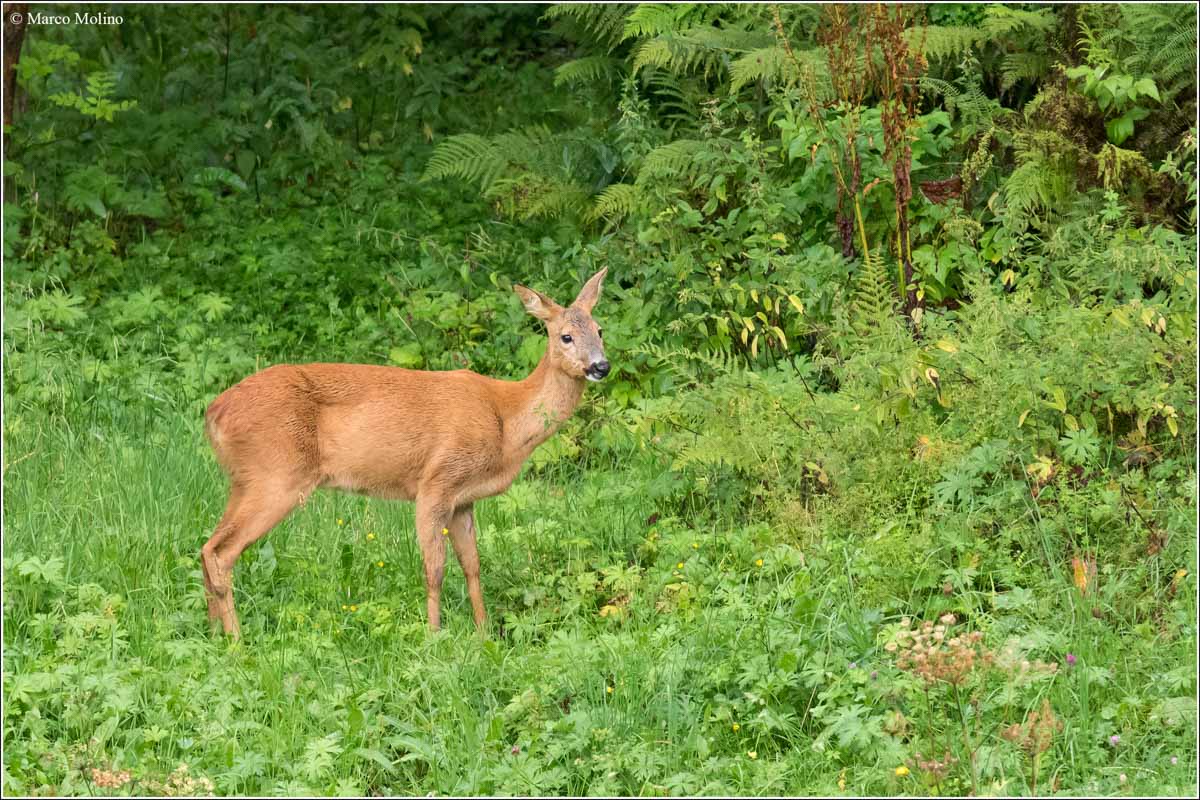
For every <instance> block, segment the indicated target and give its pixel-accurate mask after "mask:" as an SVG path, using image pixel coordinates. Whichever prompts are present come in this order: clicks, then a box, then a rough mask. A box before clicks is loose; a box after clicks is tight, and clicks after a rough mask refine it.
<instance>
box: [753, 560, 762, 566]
mask: <svg viewBox="0 0 1200 800" xmlns="http://www.w3.org/2000/svg"><path fill="white" fill-rule="evenodd" d="M762 565H763V560H762V559H761V558H760V559H759V560H758V561H755V562H754V566H756V567H761V566H762Z"/></svg>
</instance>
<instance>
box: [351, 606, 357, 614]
mask: <svg viewBox="0 0 1200 800" xmlns="http://www.w3.org/2000/svg"><path fill="white" fill-rule="evenodd" d="M355 611H358V606H350V613H351V614H353V613H354V612H355Z"/></svg>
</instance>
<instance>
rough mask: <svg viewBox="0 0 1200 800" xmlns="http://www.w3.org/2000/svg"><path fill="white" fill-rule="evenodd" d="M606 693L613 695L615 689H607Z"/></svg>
mask: <svg viewBox="0 0 1200 800" xmlns="http://www.w3.org/2000/svg"><path fill="white" fill-rule="evenodd" d="M605 691H606V692H608V693H609V694H612V693H613V688H612V687H611V686H609V687H608V688H607V689H605Z"/></svg>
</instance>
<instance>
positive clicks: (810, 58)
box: [729, 45, 829, 97]
mask: <svg viewBox="0 0 1200 800" xmlns="http://www.w3.org/2000/svg"><path fill="white" fill-rule="evenodd" d="M793 54H794V55H795V56H796V61H798V62H799V67H797V65H796V61H793V60H792V59H791V58H790V57H789V56H788V54H787V51H786V50H785V49H784V48H783V47H782V46H780V45H771V46H769V47H760V48H757V49H755V50H751V51H749V52H748V53H746V54H745V55H742V56H741V57H739V58H737V59H735V60H734V61H733V62H732V63H731V64H730V67H729V73H730V77H731V79H732V81H731V87H732V89H733V91H735V92H736V91H738V90H739V89H741V88H742V87H744V86H746V85H748V84H751V83H758V82H759V81H761V82H763V83H775V84H782V85H784V86H790V85H792V84H795V83H798V82H800V81H804V80H812V81H816V82H817V83H818V87H817V96H818V97H820V96H824V95H825V94H827V93H828V91H829V62H828V60H827V59H826V58H825V53H824V51H823V50H821V49H819V48H818V49H812V50H793Z"/></svg>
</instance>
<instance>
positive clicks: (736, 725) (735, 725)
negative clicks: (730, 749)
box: [733, 722, 742, 733]
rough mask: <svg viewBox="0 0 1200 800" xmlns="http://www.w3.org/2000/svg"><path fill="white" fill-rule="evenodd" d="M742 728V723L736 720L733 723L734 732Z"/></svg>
mask: <svg viewBox="0 0 1200 800" xmlns="http://www.w3.org/2000/svg"><path fill="white" fill-rule="evenodd" d="M741 729H742V726H741V725H739V724H737V723H736V722H735V723H733V732H734V733H737V732H738V731H740V730H741Z"/></svg>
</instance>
